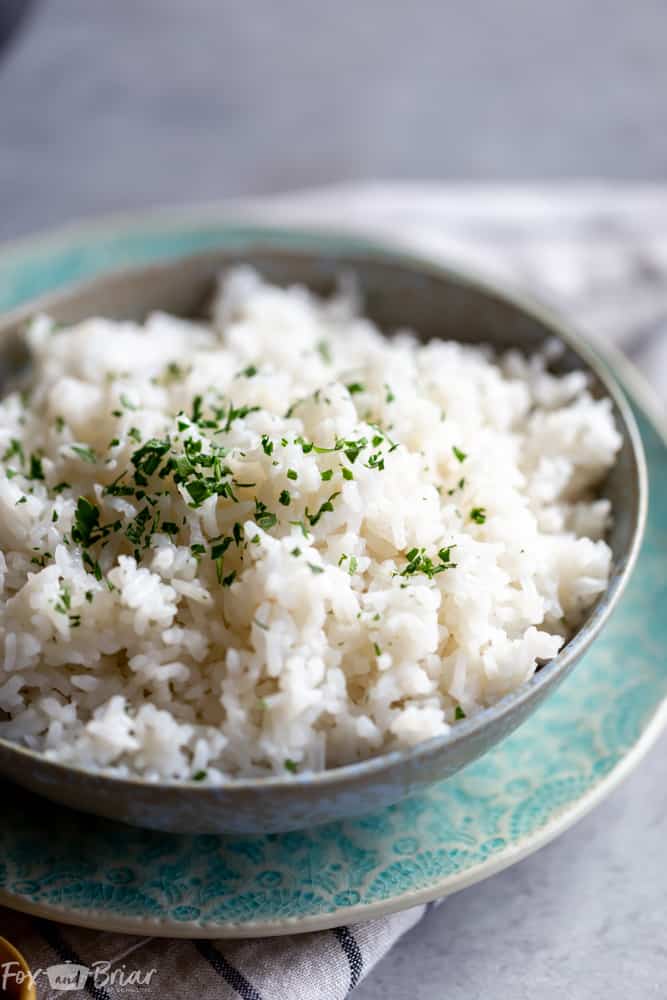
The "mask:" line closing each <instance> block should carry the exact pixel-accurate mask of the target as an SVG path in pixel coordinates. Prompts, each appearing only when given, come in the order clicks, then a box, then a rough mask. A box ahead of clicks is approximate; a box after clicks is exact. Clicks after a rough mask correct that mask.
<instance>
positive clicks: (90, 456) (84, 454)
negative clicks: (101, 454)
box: [70, 444, 97, 465]
mask: <svg viewBox="0 0 667 1000" xmlns="http://www.w3.org/2000/svg"><path fill="white" fill-rule="evenodd" d="M70 448H71V449H72V451H73V452H74V454H75V455H78V456H79V458H80V459H81V460H82V461H83V462H89V463H90V464H91V465H95V463H96V462H97V453H96V452H95V449H94V448H90V447H88V445H87V444H86V445H83V444H71V445H70Z"/></svg>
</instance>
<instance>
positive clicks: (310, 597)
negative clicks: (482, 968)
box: [0, 231, 646, 833]
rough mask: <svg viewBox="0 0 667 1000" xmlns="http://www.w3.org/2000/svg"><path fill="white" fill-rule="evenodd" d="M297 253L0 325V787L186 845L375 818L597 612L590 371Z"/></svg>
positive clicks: (476, 733) (599, 498)
mask: <svg viewBox="0 0 667 1000" xmlns="http://www.w3.org/2000/svg"><path fill="white" fill-rule="evenodd" d="M232 243H233V241H232ZM312 244H313V236H312V234H310V236H309V237H308V240H305V239H304V246H303V247H301V248H300V246H299V237H298V234H294V233H289V232H280V231H278V232H275V233H273V234H269V235H268V236H267V234H266V233H265V232H263V233H262V234H261V236H260V234H259V233H258V235H257V237H256V238H255V239H254V240H253V238H252V234H251V235H250V237H248V233H247V232H246V233H245V235H244V238H243V240H240V241H239V246H238V248H235V247H234V246H226V247H225V249H224V250H215V251H209V252H207V253H204V254H200V255H197V256H193V257H190V258H186V259H182V260H177V261H168V262H166V263H160V264H156V265H152V266H150V267H148V268H142V269H134V270H128V271H124V272H122V273H119V272H116V273H113V274H110V275H106V276H103V277H100V278H96V279H94V280H93V281H91V282H89V283H87V284H85V285H80V286H77V287H75V288H71V289H68V290H66V291H64V292H58V293H56V294H55V295H52V296H50V297H48V298H46V299H43V300H41V301H39V302H36V303H32V304H31V305H30V306H28V307H26V308H23V309H21V310H20V311H19V312H16V313H14V314H11V315H9V316H7V317H6V318H5V319H4V320H3V321H2V322H0V333H1V334H2V338H1V341H0V343H1V344H2V352H3V353H2V358H3V365H4V395H3V398H2V400H1V401H0V413H1V417H2V418H1V419H0V455H2V461H1V463H0V508H1V511H0V515H1V516H0V588H1V590H0V645H1V646H2V651H3V657H2V662H3V671H2V673H1V674H0V773H2V774H3V775H5V776H6V777H9V778H11V779H12V780H14V781H17V782H19V783H21V784H23V785H25V786H26V787H28V788H30V789H32V790H33V791H36V792H38V793H40V794H42V795H44V796H47V797H48V798H51V799H53V800H57V801H60V802H63V803H65V804H67V805H70V806H74V807H76V808H80V809H83V810H86V811H89V812H92V813H95V814H98V815H102V816H109V817H113V818H116V819H120V820H123V821H125V822H128V823H132V824H136V825H139V826H146V827H153V828H158V829H163V830H169V831H174V832H191V833H192V832H263V833H266V832H272V831H281V830H290V829H297V828H303V827H305V826H309V825H312V824H314V823H322V822H327V821H330V820H334V819H340V818H342V817H346V816H349V815H355V814H363V813H367V812H369V811H371V810H374V809H377V808H380V807H382V806H386V805H388V804H391V803H392V802H395V801H398V800H399V799H400V798H402V797H404V796H407V795H410V794H412V793H414V792H417V791H418V790H419V789H420V788H422V787H424V786H425V785H426V784H428V783H431V782H433V781H435V780H440V779H444V778H447V777H448V776H450V775H451V774H453V773H454V772H455V771H457V770H458V769H459V768H461V767H462V766H464V765H465V764H467V763H469V762H470V761H472V760H474V759H475V758H476V757H478V756H479V755H480V754H482V753H484V752H485V751H486V750H488V749H489V748H490V747H491V746H493V745H494V744H495V743H496V742H498V740H500V739H502V738H503V737H504V736H505V735H506V734H508V733H509V732H511V731H512V730H513V729H514V728H516V727H517V726H518V725H519V724H520V723H521V722H522V721H523V720H524V719H525V718H526V717H527V716H528V715H529V714H530V713H531V712H533V711H534V709H535V708H536V707H537V706H538V705H539V703H540V702H541V701H542V700H543V699H544V698H545V697H546V696H547V695H548V694H549V692H550V691H552V690H553V689H554V687H555V686H556V685H557V684H558V683H559V682H560V681H561V680H562V679H563V678H564V677H565V676H566V675H567V674H568V673H569V672H570V671H571V670H572V668H573V666H574V665H575V664H576V662H577V661H578V660H579V659H580V658H581V656H582V655H583V653H584V652H585V650H586V649H587V647H588V646H589V644H590V643H591V642H592V641H593V640H594V638H595V636H596V635H597V634H598V633H599V631H600V629H601V628H602V626H603V625H604V622H605V621H606V619H607V617H608V616H609V614H610V613H611V611H612V609H613V607H614V606H615V605H616V603H617V601H618V599H619V597H620V595H621V592H622V590H623V587H624V585H625V582H626V580H627V578H628V575H629V573H630V572H631V570H632V567H633V564H634V560H635V557H636V554H637V550H638V546H639V544H640V539H641V534H642V529H643V520H644V513H645V507H646V473H645V466H644V459H643V454H642V446H641V441H640V438H639V434H638V431H637V428H636V426H635V423H634V419H633V417H632V414H631V412H630V410H629V408H628V406H627V404H626V402H625V400H624V399H623V397H622V394H621V392H620V390H619V389H618V388H617V386H616V385H615V383H614V382H613V379H612V378H611V377H610V376H609V374H608V373H607V371H606V369H605V366H604V364H603V363H601V362H600V361H599V359H598V358H597V357H596V355H595V354H594V352H593V351H592V350H591V349H590V348H589V347H588V346H587V345H586V344H585V342H583V341H582V340H581V339H580V338H579V337H578V336H577V335H576V334H575V333H573V332H572V331H571V330H569V329H565V328H563V327H562V325H560V324H559V323H558V322H557V321H556V320H555V319H554V318H553V317H551V316H549V315H547V314H546V313H544V312H542V311H540V310H539V309H537V308H536V307H534V306H532V305H530V304H526V303H524V302H521V301H518V300H517V299H516V298H513V297H512V296H509V295H507V294H504V293H502V292H499V291H497V290H496V289H494V288H492V287H489V286H487V285H485V284H484V283H483V282H480V281H478V280H476V279H474V278H471V277H469V276H465V275H463V274H460V273H458V272H455V271H452V270H448V269H446V268H442V267H438V266H436V265H434V264H432V263H430V262H427V261H423V260H418V259H415V258H411V257H409V256H407V255H405V254H403V253H401V252H399V251H397V250H392V249H390V248H382V247H378V248H374V249H370V250H369V248H368V245H367V244H362V243H360V244H359V246H358V247H355V245H354V241H351V240H350V238H349V237H345V238H340V239H339V238H337V237H335V236H332V235H330V234H329V235H323V236H322V237H321V238H320V242H319V246H318V249H317V251H314V250H313V245H312Z"/></svg>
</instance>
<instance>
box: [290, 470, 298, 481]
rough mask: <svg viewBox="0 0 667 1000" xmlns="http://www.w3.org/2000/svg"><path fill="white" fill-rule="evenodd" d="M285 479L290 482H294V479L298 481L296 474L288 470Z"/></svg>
mask: <svg viewBox="0 0 667 1000" xmlns="http://www.w3.org/2000/svg"><path fill="white" fill-rule="evenodd" d="M287 478H288V479H291V480H295V479H298V478H299V477H298V475H297V473H296V472H295V471H294V469H288V470H287Z"/></svg>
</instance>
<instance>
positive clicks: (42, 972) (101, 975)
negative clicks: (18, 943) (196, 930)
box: [0, 962, 157, 993]
mask: <svg viewBox="0 0 667 1000" xmlns="http://www.w3.org/2000/svg"><path fill="white" fill-rule="evenodd" d="M0 973H1V975H0V985H1V987H2V989H1V990H0V992H5V993H7V992H9V990H10V988H11V987H12V986H13V985H16V986H22V985H24V983H27V984H28V985H29V986H34V985H35V984H36V983H37V981H38V979H40V978H42V977H45V978H46V979H47V980H48V983H49V986H50V988H51V989H52V990H62V991H63V992H67V991H73V990H82V989H84V988H85V987H86V985H88V987H89V988H90V986H92V987H93V988H95V989H98V990H101V989H104V988H105V987H107V986H116V987H123V986H150V983H151V980H152V979H153V976H155V975H156V974H157V969H148V970H147V971H145V972H144V971H142V970H141V969H127V968H126V966H125V965H120V966H118V967H117V968H114V969H112V968H111V962H93V963H92V964H91V965H76V964H75V963H74V962H63V963H62V964H61V965H50V966H48V968H46V969H35V970H33V971H27V970H26V969H23V968H21V965H20V964H19V962H0ZM89 980H90V983H89V982H88V981H89Z"/></svg>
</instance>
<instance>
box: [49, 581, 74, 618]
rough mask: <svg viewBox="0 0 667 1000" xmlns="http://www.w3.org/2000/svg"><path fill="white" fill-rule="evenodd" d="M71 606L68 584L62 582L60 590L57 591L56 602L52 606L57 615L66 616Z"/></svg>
mask: <svg viewBox="0 0 667 1000" xmlns="http://www.w3.org/2000/svg"><path fill="white" fill-rule="evenodd" d="M71 606H72V594H71V591H70V589H69V586H68V584H66V583H65V582H64V581H63V582H62V583H61V584H60V590H59V591H58V600H57V601H56V603H55V604H54V605H53V607H54V609H55V610H56V611H57V612H58V614H61V615H66V614H68V613H69V609H70V608H71Z"/></svg>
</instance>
